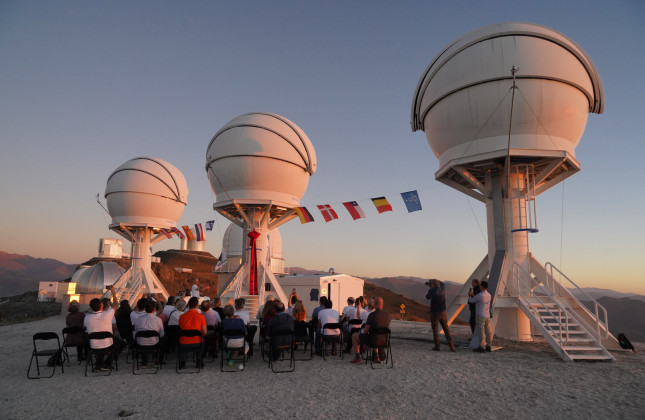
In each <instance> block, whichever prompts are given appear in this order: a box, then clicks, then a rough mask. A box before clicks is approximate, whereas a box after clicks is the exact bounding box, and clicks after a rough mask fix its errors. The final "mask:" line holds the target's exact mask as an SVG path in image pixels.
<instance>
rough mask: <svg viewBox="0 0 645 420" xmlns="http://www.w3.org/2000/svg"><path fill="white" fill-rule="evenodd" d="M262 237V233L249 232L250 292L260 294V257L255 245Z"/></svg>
mask: <svg viewBox="0 0 645 420" xmlns="http://www.w3.org/2000/svg"><path fill="white" fill-rule="evenodd" d="M259 237H260V234H259V233H258V232H256V231H255V230H253V231H252V232H249V238H251V269H250V271H249V294H250V295H257V294H258V258H257V249H256V247H255V240H256V239H257V238H259Z"/></svg>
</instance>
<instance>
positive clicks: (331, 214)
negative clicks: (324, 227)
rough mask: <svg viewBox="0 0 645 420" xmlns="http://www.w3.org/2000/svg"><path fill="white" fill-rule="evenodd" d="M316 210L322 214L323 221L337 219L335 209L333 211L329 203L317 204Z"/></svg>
mask: <svg viewBox="0 0 645 420" xmlns="http://www.w3.org/2000/svg"><path fill="white" fill-rule="evenodd" d="M318 210H320V213H322V216H323V218H324V219H325V223H327V222H330V221H332V220H334V219H338V214H336V211H334V209H332V208H331V206H330V205H329V204H323V205H320V206H318Z"/></svg>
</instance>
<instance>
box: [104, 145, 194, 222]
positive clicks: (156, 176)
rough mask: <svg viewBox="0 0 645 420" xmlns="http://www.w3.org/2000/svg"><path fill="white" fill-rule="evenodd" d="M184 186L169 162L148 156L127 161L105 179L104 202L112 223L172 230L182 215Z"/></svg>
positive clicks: (184, 183) (185, 193)
mask: <svg viewBox="0 0 645 420" xmlns="http://www.w3.org/2000/svg"><path fill="white" fill-rule="evenodd" d="M187 197H188V186H187V185H186V179H185V178H184V175H183V174H182V173H181V172H180V171H179V169H177V168H176V167H174V166H173V165H171V164H170V163H168V162H166V161H164V160H161V159H157V158H152V157H138V158H134V159H130V160H129V161H127V162H126V163H124V164H123V165H121V166H119V167H118V168H117V169H116V170H115V171H114V172H112V175H110V177H109V178H108V181H107V186H106V187H105V199H106V201H107V206H108V211H109V212H110V215H111V216H112V221H113V223H119V224H123V225H128V226H140V225H148V226H152V227H160V228H169V227H175V226H176V225H177V221H178V220H179V218H180V217H181V215H182V213H183V212H184V207H185V206H186V199H187Z"/></svg>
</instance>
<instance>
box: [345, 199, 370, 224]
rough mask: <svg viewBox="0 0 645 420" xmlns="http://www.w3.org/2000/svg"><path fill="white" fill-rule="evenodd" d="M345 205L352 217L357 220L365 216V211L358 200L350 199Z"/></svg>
mask: <svg viewBox="0 0 645 420" xmlns="http://www.w3.org/2000/svg"><path fill="white" fill-rule="evenodd" d="M343 206H345V208H346V209H347V211H348V212H349V214H350V215H351V216H352V219H354V220H356V219H364V218H365V212H364V211H363V209H362V208H361V206H359V205H358V203H357V202H356V201H348V202H346V203H343Z"/></svg>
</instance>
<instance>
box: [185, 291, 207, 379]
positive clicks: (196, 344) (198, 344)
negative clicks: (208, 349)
mask: <svg viewBox="0 0 645 420" xmlns="http://www.w3.org/2000/svg"><path fill="white" fill-rule="evenodd" d="M198 304H199V298H197V297H194V296H193V297H191V298H190V299H189V300H188V311H186V312H185V313H183V314H182V315H181V316H180V317H179V327H180V328H181V330H182V331H187V330H197V331H199V332H201V334H202V337H203V336H205V335H206V318H205V317H204V315H202V314H200V313H199V312H197V305H198ZM179 346H180V347H181V350H182V351H181V358H180V359H179V369H184V368H185V367H186V356H187V355H186V352H185V351H184V350H199V351H198V352H197V360H196V365H197V367H203V366H204V363H203V361H202V353H203V349H204V341H203V340H201V339H200V338H199V337H179Z"/></svg>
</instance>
